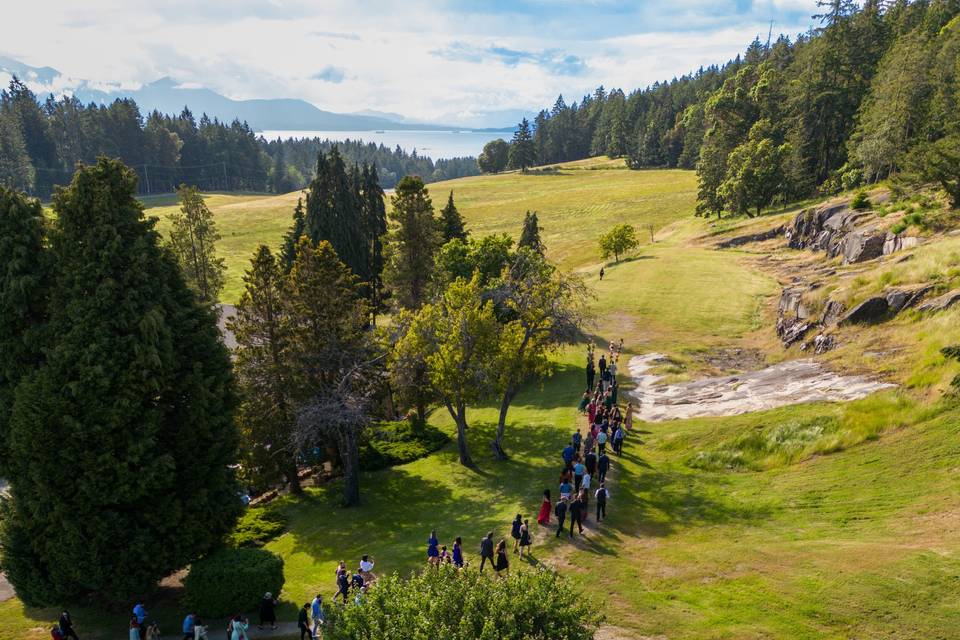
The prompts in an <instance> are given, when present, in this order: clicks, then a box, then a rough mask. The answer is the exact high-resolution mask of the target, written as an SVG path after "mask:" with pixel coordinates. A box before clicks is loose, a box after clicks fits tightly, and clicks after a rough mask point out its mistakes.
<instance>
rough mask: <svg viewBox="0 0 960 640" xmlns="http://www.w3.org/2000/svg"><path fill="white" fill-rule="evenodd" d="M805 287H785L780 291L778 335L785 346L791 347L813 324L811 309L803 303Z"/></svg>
mask: <svg viewBox="0 0 960 640" xmlns="http://www.w3.org/2000/svg"><path fill="white" fill-rule="evenodd" d="M805 292H806V288H804V287H785V288H784V289H783V291H781V292H780V305H779V307H778V309H777V336H778V337H779V338H780V340H781V341H782V342H783V346H785V347H789V346H790V345H791V344H793V343H794V342H797V341H798V340H800V339H801V338H803V336H804V335H805V334H806V333H807V331H808V330H809V329H810V327H811V326H812V323H811V322H810V310H809V309H807V307H806V305H804V303H803V294H804V293H805Z"/></svg>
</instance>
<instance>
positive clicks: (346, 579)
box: [333, 568, 350, 604]
mask: <svg viewBox="0 0 960 640" xmlns="http://www.w3.org/2000/svg"><path fill="white" fill-rule="evenodd" d="M349 595H350V573H349V572H348V571H347V569H346V568H343V569H340V568H338V569H337V591H336V593H334V594H333V601H334V602H336V601H337V597H338V596H339V597H340V598H341V599H342V601H343V604H347V597H348V596H349Z"/></svg>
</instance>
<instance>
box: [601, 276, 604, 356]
mask: <svg viewBox="0 0 960 640" xmlns="http://www.w3.org/2000/svg"><path fill="white" fill-rule="evenodd" d="M604 273H605V272H604V270H603V267H600V282H603V274H604ZM600 357H601V358H602V357H603V356H600Z"/></svg>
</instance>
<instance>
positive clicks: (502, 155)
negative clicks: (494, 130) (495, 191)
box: [477, 138, 510, 173]
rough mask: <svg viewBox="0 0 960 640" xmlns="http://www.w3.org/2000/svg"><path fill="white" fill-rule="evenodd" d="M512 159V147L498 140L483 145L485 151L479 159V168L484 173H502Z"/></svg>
mask: <svg viewBox="0 0 960 640" xmlns="http://www.w3.org/2000/svg"><path fill="white" fill-rule="evenodd" d="M509 158H510V145H509V144H507V142H506V141H505V140H502V139H500V138H497V139H496V140H491V141H490V142H488V143H487V144H485V145H483V151H481V152H480V155H479V156H478V157H477V166H478V167H480V171H482V172H484V173H500V172H501V171H503V170H504V169H506V168H507V162H508V161H509Z"/></svg>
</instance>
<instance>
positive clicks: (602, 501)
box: [595, 482, 610, 522]
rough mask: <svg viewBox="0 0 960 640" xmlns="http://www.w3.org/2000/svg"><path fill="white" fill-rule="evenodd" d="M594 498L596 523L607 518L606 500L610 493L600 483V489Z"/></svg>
mask: <svg viewBox="0 0 960 640" xmlns="http://www.w3.org/2000/svg"><path fill="white" fill-rule="evenodd" d="M595 497H596V498H597V522H600V521H601V520H602V519H603V518H606V517H607V498H609V497H610V492H609V491H607V488H606V487H605V486H604V484H603V483H602V482H601V483H600V488H599V489H597V493H596V494H595Z"/></svg>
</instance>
